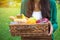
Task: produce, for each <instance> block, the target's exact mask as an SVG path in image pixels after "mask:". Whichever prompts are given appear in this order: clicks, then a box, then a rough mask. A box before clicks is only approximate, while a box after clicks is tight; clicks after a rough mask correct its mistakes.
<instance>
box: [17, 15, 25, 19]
mask: <svg viewBox="0 0 60 40" xmlns="http://www.w3.org/2000/svg"><path fill="white" fill-rule="evenodd" d="M16 17H17V18H20V19H25V15H24V14H18V15H17V16H16Z"/></svg>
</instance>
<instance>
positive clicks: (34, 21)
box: [27, 17, 36, 24]
mask: <svg viewBox="0 0 60 40" xmlns="http://www.w3.org/2000/svg"><path fill="white" fill-rule="evenodd" d="M27 24H36V19H35V18H33V17H31V18H29V19H28V20H27Z"/></svg>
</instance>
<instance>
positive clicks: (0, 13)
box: [0, 2, 60, 40]
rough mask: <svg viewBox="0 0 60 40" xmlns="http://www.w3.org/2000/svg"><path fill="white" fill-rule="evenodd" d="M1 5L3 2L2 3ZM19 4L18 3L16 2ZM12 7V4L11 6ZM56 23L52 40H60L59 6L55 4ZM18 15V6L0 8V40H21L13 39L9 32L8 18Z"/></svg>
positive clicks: (18, 39)
mask: <svg viewBox="0 0 60 40" xmlns="http://www.w3.org/2000/svg"><path fill="white" fill-rule="evenodd" d="M2 3H3V2H2ZM18 3H19V2H18ZM12 5H13V4H12ZM57 11H58V12H57V21H58V29H57V30H56V32H55V33H54V39H55V40H60V27H59V26H60V25H59V24H60V4H58V3H57ZM19 13H20V5H18V6H12V7H11V5H10V6H7V7H6V6H0V40H21V37H17V36H15V37H13V36H11V34H10V32H9V23H10V19H9V17H10V16H16V15H17V14H19Z"/></svg>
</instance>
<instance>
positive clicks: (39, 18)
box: [32, 11, 42, 20]
mask: <svg viewBox="0 0 60 40" xmlns="http://www.w3.org/2000/svg"><path fill="white" fill-rule="evenodd" d="M32 17H34V18H36V20H41V19H42V14H41V11H33V13H32Z"/></svg>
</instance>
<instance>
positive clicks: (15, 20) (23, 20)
mask: <svg viewBox="0 0 60 40" xmlns="http://www.w3.org/2000/svg"><path fill="white" fill-rule="evenodd" d="M26 21H27V20H26V19H14V22H19V23H26Z"/></svg>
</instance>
